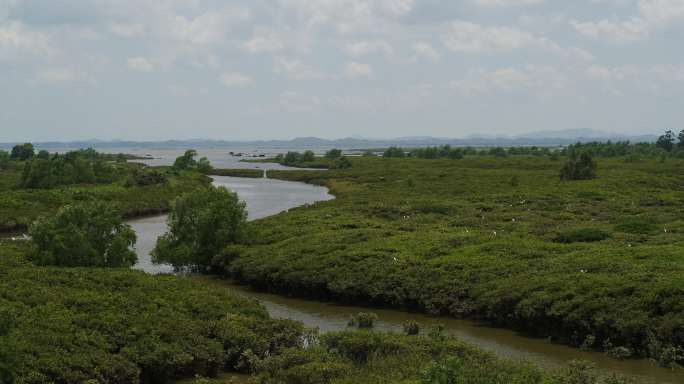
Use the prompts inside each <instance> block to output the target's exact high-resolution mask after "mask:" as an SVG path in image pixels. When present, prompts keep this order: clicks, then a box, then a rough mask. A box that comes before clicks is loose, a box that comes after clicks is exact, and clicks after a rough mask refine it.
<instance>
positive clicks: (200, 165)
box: [173, 149, 212, 174]
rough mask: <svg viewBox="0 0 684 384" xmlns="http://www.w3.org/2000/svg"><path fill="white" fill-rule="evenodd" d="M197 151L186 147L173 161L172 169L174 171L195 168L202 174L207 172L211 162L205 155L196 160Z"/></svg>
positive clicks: (210, 168) (209, 170) (209, 169)
mask: <svg viewBox="0 0 684 384" xmlns="http://www.w3.org/2000/svg"><path fill="white" fill-rule="evenodd" d="M196 157H197V151H196V150H194V149H188V150H187V151H185V153H184V154H183V155H182V156H179V157H177V158H176V160H175V161H174V162H173V169H174V170H176V171H188V170H197V171H199V172H201V173H204V174H209V173H211V171H212V167H211V163H210V162H209V160H208V159H207V158H206V157H202V158H200V159H199V161H197V160H196V159H195V158H196Z"/></svg>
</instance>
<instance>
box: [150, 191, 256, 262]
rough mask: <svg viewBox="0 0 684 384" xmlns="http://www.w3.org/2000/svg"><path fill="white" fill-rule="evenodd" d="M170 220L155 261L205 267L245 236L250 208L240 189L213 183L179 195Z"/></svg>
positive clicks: (160, 241) (173, 204) (153, 252)
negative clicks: (235, 189)
mask: <svg viewBox="0 0 684 384" xmlns="http://www.w3.org/2000/svg"><path fill="white" fill-rule="evenodd" d="M167 222H168V227H169V229H168V232H167V233H166V234H164V235H162V236H161V237H159V239H158V240H157V245H156V246H155V248H154V250H153V251H152V259H153V260H154V262H156V263H168V264H171V265H173V266H174V267H175V268H176V269H182V268H190V269H191V270H193V271H205V270H206V269H207V268H208V267H209V266H210V265H211V264H212V259H213V258H214V256H216V255H218V254H219V253H220V251H221V250H222V249H223V248H225V247H226V246H228V245H229V244H234V243H235V242H236V241H237V240H239V239H240V238H241V237H243V233H244V227H245V224H246V222H247V210H246V209H245V203H244V202H242V201H240V200H239V199H238V196H237V194H236V193H234V192H230V191H228V190H227V189H226V188H224V187H218V188H217V187H214V186H211V185H210V186H207V187H205V188H201V189H197V190H194V191H190V192H186V193H184V194H182V195H180V196H179V197H177V198H176V199H175V200H174V201H173V203H172V204H171V211H170V212H169V217H168V221H167Z"/></svg>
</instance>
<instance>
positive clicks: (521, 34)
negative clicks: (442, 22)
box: [442, 21, 538, 54]
mask: <svg viewBox="0 0 684 384" xmlns="http://www.w3.org/2000/svg"><path fill="white" fill-rule="evenodd" d="M442 40H443V42H444V45H445V46H446V47H447V48H448V49H449V50H451V51H454V52H458V53H471V54H477V53H493V52H502V51H511V50H514V49H518V48H522V47H525V46H529V45H532V44H534V43H535V42H537V41H538V39H537V38H536V37H535V36H533V35H532V34H531V33H529V32H525V31H522V30H520V29H517V28H511V27H487V26H482V25H479V24H475V23H470V22H466V21H455V22H453V23H451V24H450V26H449V28H448V30H447V31H446V33H444V35H443V36H442Z"/></svg>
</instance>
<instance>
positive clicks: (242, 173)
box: [210, 168, 264, 179]
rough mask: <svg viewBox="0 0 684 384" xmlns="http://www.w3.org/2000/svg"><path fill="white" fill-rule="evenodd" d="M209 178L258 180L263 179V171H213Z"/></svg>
mask: <svg viewBox="0 0 684 384" xmlns="http://www.w3.org/2000/svg"><path fill="white" fill-rule="evenodd" d="M210 174H211V176H232V177H250V178H253V179H259V178H262V177H264V170H263V169H247V168H245V169H213V170H212V171H211V173H210Z"/></svg>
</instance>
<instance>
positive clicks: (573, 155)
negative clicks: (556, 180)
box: [560, 146, 596, 180]
mask: <svg viewBox="0 0 684 384" xmlns="http://www.w3.org/2000/svg"><path fill="white" fill-rule="evenodd" d="M560 177H561V180H589V179H594V178H596V162H595V161H594V159H593V158H592V157H591V155H590V154H589V152H587V151H582V152H581V153H579V154H578V151H577V150H576V149H575V148H574V147H573V146H570V148H568V161H567V162H566V163H565V164H564V165H563V167H562V168H561V172H560Z"/></svg>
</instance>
